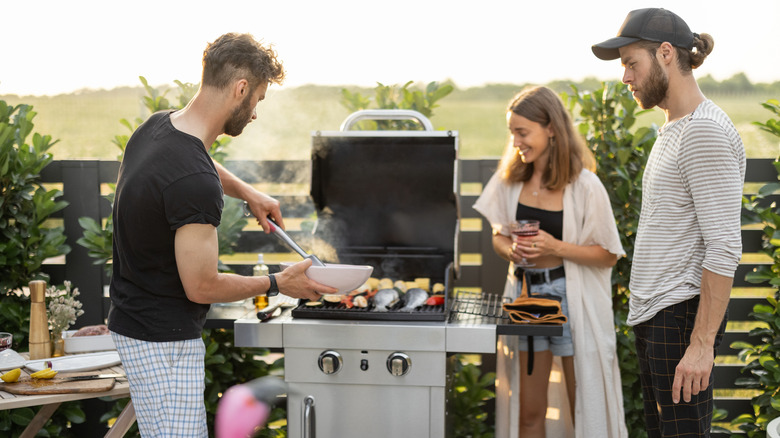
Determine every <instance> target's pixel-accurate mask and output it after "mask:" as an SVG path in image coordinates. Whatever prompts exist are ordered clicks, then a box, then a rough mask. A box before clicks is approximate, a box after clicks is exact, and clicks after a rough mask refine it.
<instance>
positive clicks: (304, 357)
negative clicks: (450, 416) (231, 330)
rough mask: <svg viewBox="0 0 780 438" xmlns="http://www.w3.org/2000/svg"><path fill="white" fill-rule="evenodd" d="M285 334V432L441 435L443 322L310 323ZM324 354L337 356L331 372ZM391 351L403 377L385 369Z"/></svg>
mask: <svg viewBox="0 0 780 438" xmlns="http://www.w3.org/2000/svg"><path fill="white" fill-rule="evenodd" d="M284 331H285V333H284V338H285V340H288V339H291V341H289V342H288V341H286V342H285V348H284V354H285V380H286V381H287V382H288V383H289V384H290V387H291V392H290V394H288V398H287V409H288V435H289V436H290V437H307V436H309V437H310V436H312V435H311V434H308V435H307V434H305V433H304V432H305V431H306V430H305V429H306V428H307V427H310V428H311V430H312V431H316V434H317V435H319V436H320V437H344V438H362V437H366V436H372V437H378V438H381V437H388V438H389V437H397V436H408V437H444V436H445V394H446V389H445V387H446V376H447V373H446V353H445V345H446V336H445V326H444V324H442V323H395V324H394V323H379V322H371V321H361V322H359V323H354V324H345V323H343V322H338V321H309V322H308V323H295V322H293V323H290V324H288V325H286V326H285V328H284ZM327 354H330V355H333V356H334V357H337V358H338V360H336V361H334V362H335V363H338V365H336V366H335V368H336V369H331V371H333V372H332V374H326V372H325V371H323V365H322V357H323V355H327ZM395 356H398V358H399V360H402V361H406V362H405V363H404V362H398V363H397V365H396V366H397V367H398V368H397V369H396V372H397V373H403V375H393V374H392V367H393V364H392V358H393V357H395ZM404 367H406V369H405V370H404ZM326 368H327V367H326ZM307 399H309V400H313V402H314V405H313V407H311V406H309V407H307V404H306V400H307ZM307 410H308V413H307Z"/></svg>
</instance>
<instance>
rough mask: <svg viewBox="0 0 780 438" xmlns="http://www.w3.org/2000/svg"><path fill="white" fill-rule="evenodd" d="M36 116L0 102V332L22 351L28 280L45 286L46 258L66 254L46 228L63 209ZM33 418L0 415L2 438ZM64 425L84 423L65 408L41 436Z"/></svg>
mask: <svg viewBox="0 0 780 438" xmlns="http://www.w3.org/2000/svg"><path fill="white" fill-rule="evenodd" d="M35 115H36V113H35V111H33V108H32V106H30V105H25V104H21V105H17V106H9V105H8V104H6V102H5V101H2V100H0V236H1V237H0V327H3V329H4V330H7V331H9V332H12V333H13V338H14V348H15V349H16V350H20V351H24V350H25V349H26V345H27V337H28V332H29V327H30V299H29V297H26V296H25V295H23V294H22V293H21V288H22V287H26V286H27V285H28V284H29V282H30V281H31V280H44V281H48V277H47V276H46V275H45V274H44V273H42V272H41V265H42V264H43V261H44V260H45V259H46V258H49V257H55V256H59V255H63V254H67V253H68V252H70V247H69V246H68V245H66V244H65V234H64V229H63V228H62V227H47V226H46V224H45V222H46V220H48V219H49V217H50V216H51V215H52V214H53V213H55V212H57V211H59V210H62V209H63V208H65V206H66V205H67V203H66V202H64V201H58V200H57V198H58V197H60V196H61V195H62V193H61V192H60V191H59V190H55V189H52V190H47V189H46V188H45V187H44V186H43V185H42V184H41V178H40V175H41V171H42V170H43V169H44V168H45V167H46V166H47V165H48V164H49V163H50V162H51V161H52V155H51V154H49V152H48V150H49V149H50V148H51V147H52V146H53V145H54V144H55V143H56V141H52V138H51V136H49V135H41V134H38V133H34V134H33V136H32V144H29V143H27V139H28V137H29V136H30V134H31V133H32V130H33V127H34V124H33V118H34V117H35ZM34 415H35V411H34V410H33V409H31V408H22V409H13V410H7V411H2V412H0V434H2V435H3V436H14V435H18V434H19V433H21V431H22V430H24V428H25V427H26V426H27V424H29V423H30V421H31V420H32V418H33V417H34ZM66 421H71V422H73V423H80V422H83V421H84V412H83V411H81V409H80V407H79V405H78V404H70V403H68V404H66V405H64V406H63V408H62V409H60V410H58V411H57V412H56V413H55V415H54V416H53V417H52V421H50V422H49V423H48V424H47V425H46V427H45V428H44V433H47V434H49V436H52V435H59V434H61V433H62V432H63V431H64V430H65V425H66Z"/></svg>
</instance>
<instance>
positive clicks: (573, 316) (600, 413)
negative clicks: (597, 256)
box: [474, 170, 628, 438]
mask: <svg viewBox="0 0 780 438" xmlns="http://www.w3.org/2000/svg"><path fill="white" fill-rule="evenodd" d="M522 188H523V183H513V184H507V183H505V182H504V181H503V180H502V179H501V178H500V177H499V175H498V173H496V174H494V175H493V177H492V178H491V179H490V181H489V182H488V184H487V185H486V186H485V188H484V190H483V191H482V195H481V196H480V197H479V199H477V202H476V203H475V204H474V209H475V210H477V211H479V212H480V213H481V214H482V215H483V216H485V218H486V219H487V220H488V221H489V222H490V224H491V226H492V227H493V230H494V231H497V232H499V233H501V234H503V235H507V236H508V235H509V227H508V225H509V223H511V222H513V221H514V220H515V215H516V211H517V203H518V200H519V198H520V191H521V190H522ZM563 212H564V213H563V241H565V242H571V243H575V244H577V245H594V244H597V245H601V246H602V247H603V248H605V249H606V250H607V251H609V252H611V253H612V254H615V255H617V256H619V257H620V256H623V255H625V252H624V251H623V247H622V245H621V244H620V236H619V234H618V230H617V226H616V225H615V217H614V215H613V213H612V207H611V205H610V201H609V196H608V195H607V191H606V190H605V189H604V186H603V185H602V184H601V181H600V180H599V179H598V177H597V176H596V175H595V174H594V173H592V172H590V171H588V170H583V171H582V173H581V174H580V175H579V177H578V178H577V179H576V180H575V181H574V182H573V183H571V184H569V185H567V186H566V188H565V189H564V192H563ZM563 265H564V269H565V271H566V298H567V300H568V304H569V323H570V325H571V332H572V337H573V341H574V370H575V371H574V372H575V376H576V379H575V380H576V382H577V391H576V394H577V400H576V404H575V436H577V437H580V438H583V437H604V438H621V437H626V436H627V435H628V432H627V430H626V425H625V417H624V412H623V393H622V387H621V383H620V369H619V366H618V358H617V353H616V337H615V326H614V313H613V311H612V288H611V274H612V269H611V268H596V267H590V266H582V265H578V264H576V263H574V262H570V261H568V260H565V259H564V262H563ZM514 268H515V267H514V266H513V265H512V264H510V266H509V271H508V274H507V282H506V287H505V289H504V296H507V297H510V298H512V299H514V298H515V297H516V295H517V287H516V286H517V285H516V279H515V276H514V274H513V273H514ZM516 341H517V338H516V337H509V336H507V337H504V339H501V340H500V341H499V342H500V345H499V351H498V355H497V361H498V363H497V370H496V371H497V375H498V377H497V382H496V397H497V399H496V406H497V409H496V438H508V437H510V436H511V437H516V436H517V434H518V430H517V427H518V421H519V416H520V400H519V397H518V396H519V391H518V389H519V382H520V374H519V372H520V370H519V366H518V365H519V364H518V360H517V359H515V358H514V356H515V351H516V345H517V343H516ZM505 345H506V347H505ZM552 386H553V385H551V392H552V391H553V388H552ZM513 388H514V389H513ZM558 390H559V393H560V394H563V400H562V401H561V400H559V403H560V409H561V412H562V413H565V412H566V411H568V402H567V401H566V399H565V390H563V386H562V385H558ZM556 398H559V397H557V396H555V395H553V394H551V395H550V402H551V404H552V403H553V402H554V400H555V399H556ZM566 417H568V415H565V416H564V418H566ZM558 423H559V424H560V423H563V422H558ZM552 426H556V425H552ZM551 429H556V427H552V428H551V427H550V424H549V422H548V428H547V436H548V437H563V436H565V435H569V434H570V430H571V429H570V426H569V427H565V425H564V428H563V429H560V430H551ZM567 430H568V431H569V433H566V432H567Z"/></svg>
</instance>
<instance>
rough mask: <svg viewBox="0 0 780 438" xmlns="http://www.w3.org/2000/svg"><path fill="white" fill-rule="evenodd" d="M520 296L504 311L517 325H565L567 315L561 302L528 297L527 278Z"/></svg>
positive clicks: (505, 307)
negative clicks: (562, 308)
mask: <svg viewBox="0 0 780 438" xmlns="http://www.w3.org/2000/svg"><path fill="white" fill-rule="evenodd" d="M520 281H522V282H523V286H522V289H521V291H520V296H519V297H517V298H516V299H515V301H514V302H511V303H505V304H504V310H505V311H506V312H507V313H508V314H509V318H510V319H511V320H512V322H514V323H516V324H564V323H565V322H566V315H564V314H563V312H562V311H561V302H560V301H558V300H556V299H552V298H543V297H539V296H536V297H530V296H528V282H527V281H526V280H525V276H523V278H522V279H521V280H520Z"/></svg>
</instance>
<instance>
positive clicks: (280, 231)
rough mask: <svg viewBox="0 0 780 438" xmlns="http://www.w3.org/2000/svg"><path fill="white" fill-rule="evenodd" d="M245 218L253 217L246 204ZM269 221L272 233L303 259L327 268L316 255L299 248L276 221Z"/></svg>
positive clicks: (269, 219) (313, 264) (269, 218)
mask: <svg viewBox="0 0 780 438" xmlns="http://www.w3.org/2000/svg"><path fill="white" fill-rule="evenodd" d="M244 216H245V217H250V216H252V211H251V210H249V204H247V203H246V202H244ZM267 219H268V223H269V225H270V227H271V231H272V232H273V233H274V234H276V237H278V238H280V239H281V240H282V241H284V243H286V244H287V245H288V246H289V247H290V248H292V249H293V250H295V252H297V253H298V254H300V255H301V257H303V258H305V259H309V260H311V265H312V266H325V263H322V261H321V260H320V259H319V258H317V256H316V255H314V254H309V253H307V252H306V251H304V250H303V249H302V248H301V247H300V246H298V244H297V243H295V241H294V240H292V238H291V237H290V236H288V235H287V233H285V232H284V230H283V229H282V228H281V227H280V226H279V225H278V224H277V223H276V222H274V220H273V219H271V217H270V216H269V217H268V218H267Z"/></svg>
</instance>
